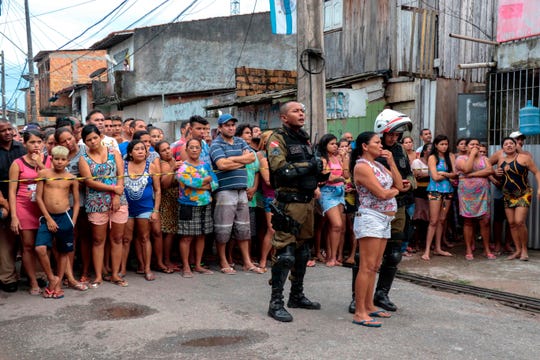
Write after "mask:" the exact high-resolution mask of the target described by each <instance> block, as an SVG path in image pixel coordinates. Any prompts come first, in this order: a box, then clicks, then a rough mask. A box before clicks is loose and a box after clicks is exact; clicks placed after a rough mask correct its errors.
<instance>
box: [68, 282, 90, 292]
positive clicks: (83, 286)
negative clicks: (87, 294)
mask: <svg viewBox="0 0 540 360" xmlns="http://www.w3.org/2000/svg"><path fill="white" fill-rule="evenodd" d="M68 287H69V288H70V289H73V290H79V291H86V290H88V285H86V284H83V283H80V282H78V283H75V284H69V283H68Z"/></svg>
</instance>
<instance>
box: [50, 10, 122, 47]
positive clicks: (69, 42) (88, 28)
mask: <svg viewBox="0 0 540 360" xmlns="http://www.w3.org/2000/svg"><path fill="white" fill-rule="evenodd" d="M126 3H127V0H123V1H122V2H121V3H120V4H119V5H118V6H117V7H115V8H114V9H113V10H112V11H110V12H109V13H108V14H107V15H105V16H104V17H103V18H102V19H101V20H99V21H98V22H96V23H95V24H93V25H91V26H90V27H87V28H86V29H85V30H84V31H83V32H82V33H81V34H80V35H79V36H76V37H75V38H74V39H73V40H70V41H68V42H67V43H65V44H64V45H62V46H60V47H59V48H58V49H57V50H61V49H62V48H63V47H65V46H67V45H69V44H71V43H72V42H74V41H75V40H77V39H78V38H80V37H81V36H83V35H84V34H86V32H87V31H88V30H90V29H92V28H93V27H95V26H97V25H99V24H100V23H101V22H103V21H105V19H107V18H108V17H109V16H111V15H112V14H113V13H114V12H116V10H118V9H119V8H121V7H122V6H124V5H125V4H126Z"/></svg>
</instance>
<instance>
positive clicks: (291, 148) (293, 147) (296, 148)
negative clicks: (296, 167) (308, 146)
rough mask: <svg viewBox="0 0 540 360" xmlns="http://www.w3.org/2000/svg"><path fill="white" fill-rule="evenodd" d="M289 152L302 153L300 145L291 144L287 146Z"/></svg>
mask: <svg viewBox="0 0 540 360" xmlns="http://www.w3.org/2000/svg"><path fill="white" fill-rule="evenodd" d="M289 153H290V154H291V155H298V154H302V153H303V150H302V145H291V146H289Z"/></svg>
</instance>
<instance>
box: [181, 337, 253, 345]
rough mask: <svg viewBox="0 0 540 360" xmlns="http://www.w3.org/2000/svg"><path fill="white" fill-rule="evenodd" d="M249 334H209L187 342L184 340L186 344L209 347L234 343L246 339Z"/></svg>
mask: <svg viewBox="0 0 540 360" xmlns="http://www.w3.org/2000/svg"><path fill="white" fill-rule="evenodd" d="M246 340H247V336H209V337H204V338H200V339H193V340H189V341H186V342H183V343H182V345H184V346H198V347H208V346H226V345H234V344H237V343H240V342H242V341H246Z"/></svg>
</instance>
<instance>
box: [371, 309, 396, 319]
mask: <svg viewBox="0 0 540 360" xmlns="http://www.w3.org/2000/svg"><path fill="white" fill-rule="evenodd" d="M368 315H369V316H371V317H377V318H382V319H389V318H391V317H392V315H390V314H389V313H387V312H386V311H384V310H377V311H374V312H372V313H369V314H368Z"/></svg>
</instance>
